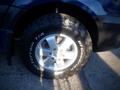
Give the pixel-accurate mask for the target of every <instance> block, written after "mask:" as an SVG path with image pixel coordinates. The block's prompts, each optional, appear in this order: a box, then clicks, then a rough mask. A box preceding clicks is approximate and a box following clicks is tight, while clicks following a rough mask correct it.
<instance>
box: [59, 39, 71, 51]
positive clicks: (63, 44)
mask: <svg viewBox="0 0 120 90" xmlns="http://www.w3.org/2000/svg"><path fill="white" fill-rule="evenodd" d="M72 44H73V42H72V40H70V39H68V38H64V40H63V41H62V42H61V45H60V48H63V49H65V50H66V49H67V48H69V47H70V46H71V45H72Z"/></svg>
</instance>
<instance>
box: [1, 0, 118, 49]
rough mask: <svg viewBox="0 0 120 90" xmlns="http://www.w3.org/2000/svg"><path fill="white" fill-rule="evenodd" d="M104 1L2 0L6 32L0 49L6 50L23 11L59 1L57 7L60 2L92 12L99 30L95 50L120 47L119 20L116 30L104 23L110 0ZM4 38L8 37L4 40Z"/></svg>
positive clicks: (3, 29)
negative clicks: (106, 6)
mask: <svg viewBox="0 0 120 90" xmlns="http://www.w3.org/2000/svg"><path fill="white" fill-rule="evenodd" d="M100 2H101V3H100ZM103 2H104V1H103V0H1V1H0V20H1V23H0V28H1V29H0V33H1V34H3V32H4V34H5V35H1V36H0V43H1V45H0V51H4V49H3V48H2V47H3V46H4V45H5V44H6V42H11V41H9V40H8V37H7V36H9V37H12V36H14V30H13V28H14V25H15V23H16V22H17V21H18V19H19V17H21V16H22V14H23V13H25V12H26V11H28V10H31V8H33V7H35V6H42V5H47V4H54V3H57V4H56V6H55V7H56V8H57V5H59V4H60V3H63V4H69V5H73V6H76V7H78V8H80V10H81V9H82V10H84V11H85V12H87V13H88V14H90V16H91V18H93V19H94V20H95V22H96V25H97V28H98V30H97V32H98V37H96V42H95V43H96V44H95V49H94V51H101V50H106V49H110V48H114V47H119V46H120V40H119V37H120V28H119V20H118V24H117V28H116V30H114V29H113V28H112V29H111V30H109V29H110V27H109V25H108V24H109V23H108V22H107V23H104V19H105V17H106V16H107V15H108V12H107V11H106V10H105V8H104V7H105V5H107V3H108V2H109V1H108V0H106V1H105V2H104V3H103ZM43 10H44V9H43ZM39 12H42V11H39ZM112 25H113V24H112V23H111V24H110V26H112ZM114 25H115V24H114ZM108 27H109V28H108ZM112 27H113V26H112ZM115 27H116V26H115ZM118 30H119V31H118ZM93 32H94V31H93ZM106 33H109V35H106ZM10 35H11V36H10ZM113 36H114V39H111V38H113ZM4 38H6V39H5V40H4V41H3V39H4ZM10 40H11V39H10ZM111 40H112V41H111ZM106 43H107V44H106ZM8 45H9V44H8ZM6 47H7V46H6ZM6 50H7V49H5V51H6Z"/></svg>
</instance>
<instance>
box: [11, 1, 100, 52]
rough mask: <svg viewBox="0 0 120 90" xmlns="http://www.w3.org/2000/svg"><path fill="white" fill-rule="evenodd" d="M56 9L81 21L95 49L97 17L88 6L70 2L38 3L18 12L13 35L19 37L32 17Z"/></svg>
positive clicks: (55, 11) (35, 17)
mask: <svg viewBox="0 0 120 90" xmlns="http://www.w3.org/2000/svg"><path fill="white" fill-rule="evenodd" d="M38 11H42V12H38ZM57 11H58V12H62V13H66V14H69V15H71V16H73V17H75V18H77V19H79V20H80V21H82V23H83V24H84V25H85V26H86V27H87V29H88V32H89V33H90V36H91V39H92V42H93V50H94V51H96V48H97V42H98V28H99V26H100V22H99V19H98V18H97V16H96V15H95V14H94V13H93V12H92V11H91V10H90V9H89V8H88V7H82V6H81V7H78V6H75V5H71V4H63V3H51V4H45V5H38V6H35V7H32V8H27V10H24V11H21V12H19V13H18V15H17V17H16V18H15V21H14V23H13V25H12V27H13V29H14V37H16V38H19V37H21V35H22V34H23V32H24V28H25V27H26V26H27V25H28V24H29V23H30V22H32V21H33V20H34V19H37V18H38V17H40V16H42V15H45V14H47V13H57ZM21 23H22V24H21Z"/></svg>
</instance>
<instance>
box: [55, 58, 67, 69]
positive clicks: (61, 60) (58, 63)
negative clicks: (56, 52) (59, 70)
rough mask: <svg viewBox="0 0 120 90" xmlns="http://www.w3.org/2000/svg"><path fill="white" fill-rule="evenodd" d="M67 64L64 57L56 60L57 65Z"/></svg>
mask: <svg viewBox="0 0 120 90" xmlns="http://www.w3.org/2000/svg"><path fill="white" fill-rule="evenodd" d="M63 65H65V62H64V60H63V59H59V60H56V67H61V66H63Z"/></svg>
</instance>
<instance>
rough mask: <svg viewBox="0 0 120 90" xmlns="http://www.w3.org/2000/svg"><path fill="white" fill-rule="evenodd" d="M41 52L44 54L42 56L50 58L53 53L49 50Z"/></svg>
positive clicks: (41, 50)
mask: <svg viewBox="0 0 120 90" xmlns="http://www.w3.org/2000/svg"><path fill="white" fill-rule="evenodd" d="M40 52H41V53H42V56H49V55H50V54H51V51H50V50H49V49H47V48H44V49H42V48H41V49H40Z"/></svg>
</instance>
